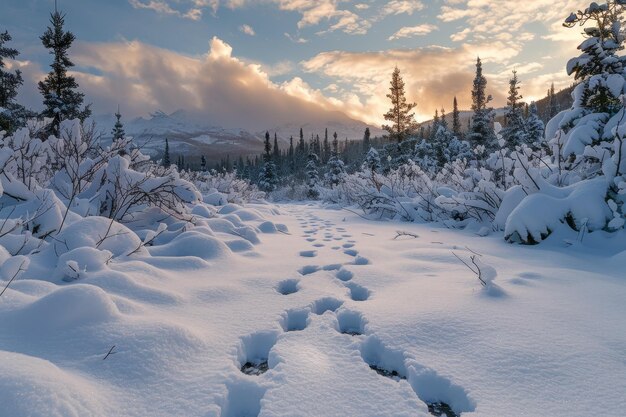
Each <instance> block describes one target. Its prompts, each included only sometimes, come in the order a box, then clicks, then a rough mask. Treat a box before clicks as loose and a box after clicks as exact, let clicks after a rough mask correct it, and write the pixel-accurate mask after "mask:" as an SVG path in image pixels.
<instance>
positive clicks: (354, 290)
mask: <svg viewBox="0 0 626 417" xmlns="http://www.w3.org/2000/svg"><path fill="white" fill-rule="evenodd" d="M346 287H347V288H348V289H349V290H350V298H351V299H352V301H367V299H368V298H370V290H368V289H367V288H365V287H364V286H362V285H359V284H356V283H354V282H348V283H347V284H346Z"/></svg>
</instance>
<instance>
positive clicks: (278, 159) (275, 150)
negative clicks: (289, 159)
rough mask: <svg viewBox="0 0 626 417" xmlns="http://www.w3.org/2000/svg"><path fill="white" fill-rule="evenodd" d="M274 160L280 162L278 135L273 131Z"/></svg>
mask: <svg viewBox="0 0 626 417" xmlns="http://www.w3.org/2000/svg"><path fill="white" fill-rule="evenodd" d="M274 162H275V163H277V164H278V163H280V149H279V148H278V136H277V135H276V133H274Z"/></svg>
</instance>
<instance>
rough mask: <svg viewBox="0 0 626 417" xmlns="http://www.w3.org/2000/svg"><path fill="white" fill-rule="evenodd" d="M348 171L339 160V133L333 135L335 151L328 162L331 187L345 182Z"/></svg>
mask: <svg viewBox="0 0 626 417" xmlns="http://www.w3.org/2000/svg"><path fill="white" fill-rule="evenodd" d="M345 172H346V170H345V167H344V163H343V161H342V160H341V159H340V158H339V141H338V140H337V132H335V133H334V134H333V149H332V152H331V156H330V159H329V160H328V175H327V179H328V183H329V184H330V186H331V187H335V186H336V185H339V184H340V183H341V182H342V181H343V177H344V174H345Z"/></svg>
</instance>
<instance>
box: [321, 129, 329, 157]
mask: <svg viewBox="0 0 626 417" xmlns="http://www.w3.org/2000/svg"><path fill="white" fill-rule="evenodd" d="M329 158H330V142H329V141H328V128H325V129H324V149H323V152H322V162H324V163H326V162H328V159H329Z"/></svg>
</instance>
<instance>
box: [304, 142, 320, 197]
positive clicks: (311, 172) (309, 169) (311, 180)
mask: <svg viewBox="0 0 626 417" xmlns="http://www.w3.org/2000/svg"><path fill="white" fill-rule="evenodd" d="M318 163H319V157H318V156H317V155H316V154H315V153H313V152H311V153H309V157H308V160H307V163H306V167H305V170H306V175H307V186H308V189H307V197H308V198H310V199H313V200H316V199H317V198H318V197H319V195H320V192H319V190H318V185H319V174H318V172H317V164H318Z"/></svg>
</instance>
